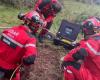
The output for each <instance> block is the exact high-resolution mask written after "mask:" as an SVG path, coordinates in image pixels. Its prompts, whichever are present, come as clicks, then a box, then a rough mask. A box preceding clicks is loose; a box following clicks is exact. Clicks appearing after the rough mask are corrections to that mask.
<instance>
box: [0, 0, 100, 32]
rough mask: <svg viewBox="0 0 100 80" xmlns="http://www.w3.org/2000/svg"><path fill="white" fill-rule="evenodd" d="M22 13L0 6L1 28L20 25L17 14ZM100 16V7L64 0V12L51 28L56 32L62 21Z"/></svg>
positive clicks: (58, 16)
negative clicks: (86, 16)
mask: <svg viewBox="0 0 100 80" xmlns="http://www.w3.org/2000/svg"><path fill="white" fill-rule="evenodd" d="M19 12H20V10H18V9H14V8H11V7H5V6H1V5H0V26H12V25H16V24H19V23H20V21H19V20H18V19H17V14H18V13H19ZM83 14H85V15H96V16H99V15H100V6H96V5H95V6H94V5H92V6H89V5H86V4H82V3H79V2H74V1H72V0H63V10H62V11H61V13H59V14H58V15H57V17H56V18H55V20H54V24H53V26H52V28H51V31H52V32H56V31H57V29H58V27H59V25H60V23H61V20H62V19H67V20H69V21H75V20H76V19H78V20H80V18H81V17H80V15H83Z"/></svg>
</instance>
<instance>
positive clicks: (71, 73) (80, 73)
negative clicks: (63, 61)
mask: <svg viewBox="0 0 100 80" xmlns="http://www.w3.org/2000/svg"><path fill="white" fill-rule="evenodd" d="M64 78H65V80H97V79H95V77H94V76H92V74H91V73H90V72H89V70H88V69H87V68H85V67H84V65H81V68H80V69H79V70H77V69H75V68H74V67H73V66H68V67H66V70H64Z"/></svg>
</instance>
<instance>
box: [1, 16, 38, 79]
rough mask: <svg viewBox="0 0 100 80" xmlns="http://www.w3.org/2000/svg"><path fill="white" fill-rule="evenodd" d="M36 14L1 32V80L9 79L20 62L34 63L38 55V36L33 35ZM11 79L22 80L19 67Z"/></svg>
mask: <svg viewBox="0 0 100 80" xmlns="http://www.w3.org/2000/svg"><path fill="white" fill-rule="evenodd" d="M34 16H36V14H31V15H30V20H28V21H27V22H25V23H24V24H22V25H18V26H13V27H12V28H10V29H6V30H4V31H3V32H2V33H1V38H0V80H4V79H8V80H9V79H10V78H11V76H12V74H13V72H14V71H15V69H16V68H17V67H18V66H19V65H20V64H23V65H27V66H29V65H31V64H34V61H35V58H36V55H37V48H36V38H35V37H34V36H33V35H31V32H32V30H31V27H32V23H34V21H33V20H32V18H33V17H34ZM10 80H20V71H19V70H18V69H17V70H16V71H15V73H14V75H13V77H12V79H10Z"/></svg>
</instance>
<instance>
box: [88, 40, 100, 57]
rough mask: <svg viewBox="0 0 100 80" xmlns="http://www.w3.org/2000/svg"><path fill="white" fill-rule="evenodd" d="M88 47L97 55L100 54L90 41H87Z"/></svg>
mask: <svg viewBox="0 0 100 80" xmlns="http://www.w3.org/2000/svg"><path fill="white" fill-rule="evenodd" d="M86 45H87V47H88V48H89V49H90V50H91V51H92V52H93V53H94V54H96V55H100V52H97V51H96V50H95V49H94V48H93V47H92V46H91V45H90V44H89V43H88V42H87V43H86Z"/></svg>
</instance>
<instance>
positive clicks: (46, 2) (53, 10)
mask: <svg viewBox="0 0 100 80" xmlns="http://www.w3.org/2000/svg"><path fill="white" fill-rule="evenodd" d="M61 8H62V6H61V4H60V2H59V1H58V0H38V1H37V3H36V5H35V7H34V10H36V11H37V12H38V13H39V14H40V15H41V16H43V17H44V18H45V21H44V22H45V24H46V26H45V28H46V29H43V30H42V31H41V33H40V35H39V41H40V42H43V38H44V35H45V34H46V33H47V30H49V29H50V27H51V25H52V23H53V19H54V17H56V14H57V13H58V12H60V11H61Z"/></svg>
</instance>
